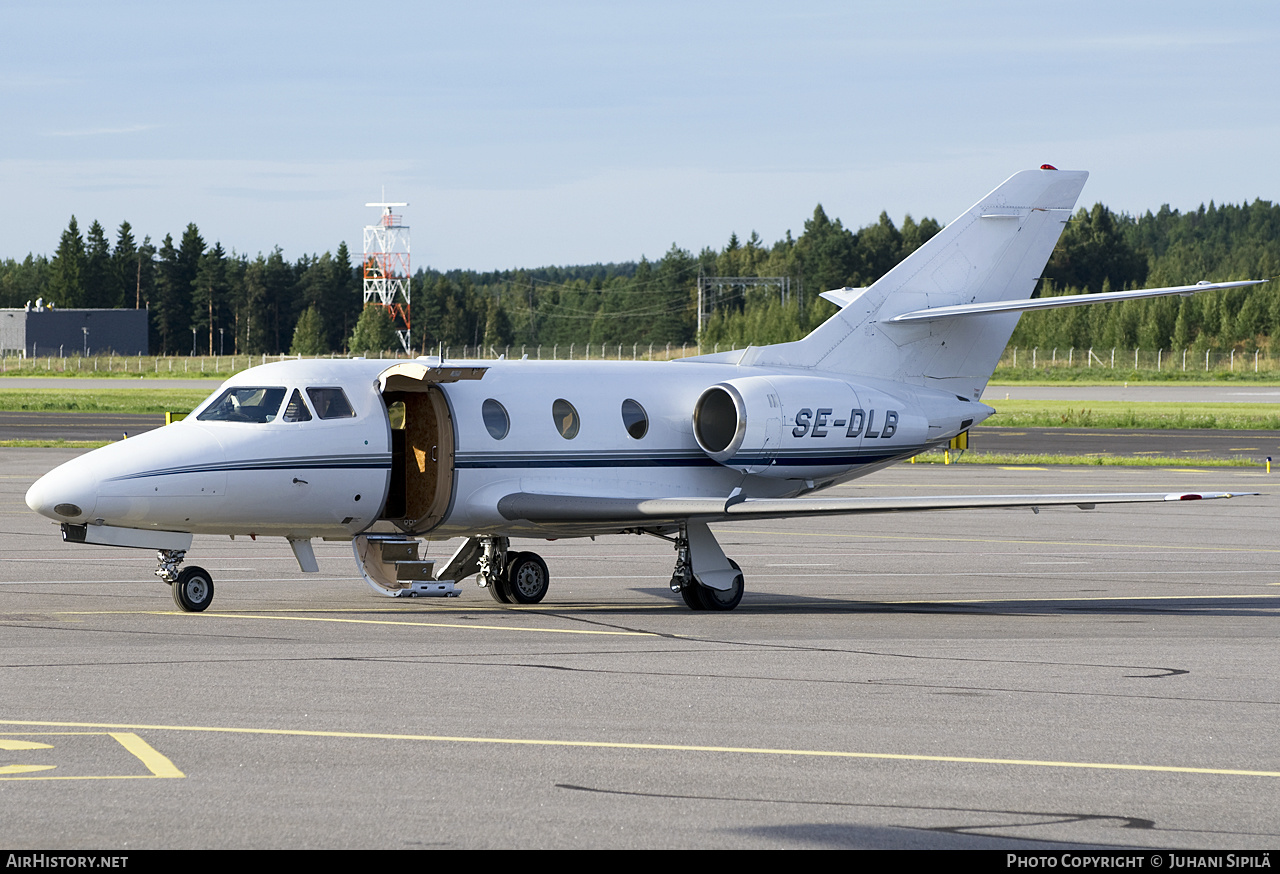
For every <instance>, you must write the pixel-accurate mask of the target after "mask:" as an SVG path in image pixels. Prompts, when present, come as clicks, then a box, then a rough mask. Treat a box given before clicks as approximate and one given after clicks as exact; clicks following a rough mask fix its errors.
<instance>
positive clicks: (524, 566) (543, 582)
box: [506, 552, 551, 604]
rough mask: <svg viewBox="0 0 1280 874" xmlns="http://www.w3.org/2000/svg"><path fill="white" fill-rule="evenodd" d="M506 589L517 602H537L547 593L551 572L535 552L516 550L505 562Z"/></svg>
mask: <svg viewBox="0 0 1280 874" xmlns="http://www.w3.org/2000/svg"><path fill="white" fill-rule="evenodd" d="M506 582H507V591H509V592H510V593H511V599H512V600H513V601H515V603H517V604H537V603H538V602H539V601H541V600H542V599H543V598H545V597H546V595H547V589H548V588H549V587H550V585H551V574H550V573H549V572H548V571H547V563H546V562H544V561H543V560H542V559H541V558H540V557H539V556H538V555H537V554H536V553H532V552H517V553H516V554H515V555H514V556H512V558H511V561H510V562H508V563H507V580H506Z"/></svg>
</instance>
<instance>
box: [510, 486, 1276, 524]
mask: <svg viewBox="0 0 1280 874" xmlns="http://www.w3.org/2000/svg"><path fill="white" fill-rule="evenodd" d="M1256 494H1258V493H1257V492H1134V493H1127V494H1080V495H936V496H932V497H923V496H922V497H897V498H881V497H867V498H747V499H735V498H728V499H725V498H716V497H706V498H696V497H692V498H604V497H589V496H578V495H551V494H536V493H531V492H516V493H514V494H510V495H507V496H506V497H504V498H502V499H501V500H499V501H498V512H499V513H501V514H502V515H503V517H505V518H506V519H509V520H511V521H515V520H517V519H523V520H527V521H529V522H534V523H549V524H551V523H570V522H580V523H589V524H594V525H599V524H600V523H609V522H616V523H618V524H628V523H635V524H651V523H654V522H674V521H679V520H681V519H689V518H693V517H698V518H700V519H704V520H711V521H715V520H721V521H723V520H728V519H787V518H794V517H798V516H840V515H857V514H861V513H909V512H921V511H925V510H972V509H979V508H1000V507H1032V508H1036V509H1038V508H1040V507H1070V506H1075V507H1079V508H1080V509H1082V510H1092V509H1093V508H1094V507H1096V506H1097V505H1098V504H1144V503H1168V502H1171V501H1200V500H1214V499H1218V498H1238V497H1242V496H1244V495H1256Z"/></svg>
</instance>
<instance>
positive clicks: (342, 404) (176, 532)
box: [27, 165, 1254, 611]
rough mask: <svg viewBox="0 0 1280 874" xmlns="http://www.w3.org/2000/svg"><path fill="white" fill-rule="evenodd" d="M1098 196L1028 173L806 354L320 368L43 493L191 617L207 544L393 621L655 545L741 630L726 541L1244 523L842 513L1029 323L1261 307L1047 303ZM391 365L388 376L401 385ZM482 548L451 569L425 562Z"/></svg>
mask: <svg viewBox="0 0 1280 874" xmlns="http://www.w3.org/2000/svg"><path fill="white" fill-rule="evenodd" d="M1087 178H1088V173H1085V172H1083V171H1070V172H1068V171H1058V170H1056V169H1054V168H1053V167H1050V166H1048V165H1045V166H1043V167H1041V168H1040V169H1038V170H1028V171H1024V172H1020V173H1016V174H1014V175H1013V176H1011V177H1010V178H1009V179H1008V180H1007V181H1005V182H1004V183H1003V184H1002V185H1000V186H999V187H998V188H996V189H995V190H994V191H992V192H991V193H990V194H988V195H987V196H986V197H984V198H982V199H981V200H980V201H978V203H977V204H975V205H974V206H973V207H972V208H971V209H969V210H968V211H966V212H965V213H964V214H963V215H961V216H960V217H959V218H957V219H956V220H955V221H953V222H952V223H951V224H949V225H947V226H946V227H945V228H944V229H943V230H942V231H940V232H939V233H938V234H937V235H935V236H934V237H933V238H931V239H930V240H929V241H928V242H927V243H925V244H924V245H923V246H921V247H920V248H919V249H917V250H916V251H915V252H913V253H912V254H911V255H910V256H908V257H907V258H906V259H905V260H903V261H902V262H901V263H900V264H898V265H897V266H896V267H894V268H893V269H892V270H890V271H889V272H888V273H886V274H885V275H884V276H883V277H881V278H880V279H879V280H878V281H876V282H875V283H873V284H872V285H870V286H869V287H867V288H843V289H839V290H837V291H830V292H826V293H825V294H824V297H826V298H828V299H829V300H831V301H833V302H834V303H836V304H837V305H838V306H839V307H840V310H839V312H837V313H836V314H834V315H833V316H831V317H830V318H829V319H828V320H827V321H826V322H824V323H823V324H822V325H820V326H819V327H818V328H816V329H815V330H814V331H813V332H812V333H810V334H809V335H808V336H807V337H805V338H803V339H801V340H797V341H795V342H790V343H781V344H777V345H772V346H759V347H757V346H751V347H748V348H746V349H743V350H737V351H733V352H721V353H718V354H714V355H699V356H696V357H693V358H684V359H680V360H676V361H668V362H623V361H617V362H613V361H592V362H589V363H588V362H581V361H569V362H565V361H529V360H527V359H522V360H518V361H517V360H503V359H499V360H496V361H457V362H454V361H448V362H446V361H444V360H441V359H440V358H439V357H428V358H418V359H416V360H411V361H397V362H395V363H393V364H390V363H389V362H386V361H375V360H365V359H360V358H357V359H350V360H326V359H320V360H305V361H304V360H299V361H286V362H280V363H274V364H266V365H263V366H261V367H254V368H251V369H249V370H246V371H244V372H242V373H239V374H237V375H236V376H234V377H232V378H231V379H229V380H227V382H226V383H225V384H224V385H223V386H222V387H221V388H219V389H218V390H217V391H216V392H214V393H213V395H211V396H210V397H209V398H208V399H207V400H206V401H204V402H203V403H202V404H201V405H200V406H199V407H197V408H196V409H195V410H194V411H193V412H192V414H191V415H190V416H188V417H187V418H186V420H184V421H181V422H176V423H174V424H173V425H170V426H168V427H165V428H160V429H157V430H155V431H151V432H148V433H145V434H142V435H140V436H137V437H134V438H130V439H129V440H125V441H122V442H119V443H115V444H112V445H110V446H105V447H103V448H101V449H97V450H94V451H93V452H90V453H87V454H85V455H83V456H81V457H79V458H76V459H74V460H72V461H69V462H67V463H66V464H63V465H61V466H60V467H58V468H56V469H55V470H53V471H51V472H50V473H48V474H46V475H45V476H44V477H42V478H41V479H40V480H39V481H37V482H36V483H35V484H34V485H32V486H31V489H30V490H29V491H28V492H27V504H28V506H30V507H31V508H32V509H33V510H35V511H36V512H38V513H41V514H43V515H45V516H48V517H49V518H51V519H54V520H56V521H58V522H61V523H62V534H63V539H64V540H65V541H67V542H70V543H93V544H106V545H111V546H121V547H134V548H142V549H154V550H157V556H158V561H159V568H158V569H157V570H156V575H157V576H159V577H160V578H161V579H163V580H164V581H165V582H167V583H169V584H170V585H171V586H172V591H173V598H174V601H175V602H176V603H177V604H178V606H179V607H181V608H182V609H183V610H188V611H200V610H204V609H205V608H206V607H208V605H209V603H210V601H211V600H212V598H213V580H212V578H211V577H210V575H209V573H208V572H207V571H205V570H204V569H202V568H199V567H194V566H188V567H186V568H180V566H181V564H182V562H183V560H184V558H185V556H186V554H187V552H188V550H189V549H190V548H191V544H192V535H194V534H217V535H231V536H235V535H238V534H239V535H250V536H253V537H255V538H256V537H260V536H274V537H284V538H286V539H287V540H288V541H289V544H290V546H291V547H292V548H293V553H294V555H295V557H296V558H297V560H298V564H299V566H300V567H301V568H302V570H303V571H304V572H317V571H318V570H319V568H318V566H317V563H316V558H315V553H314V551H313V549H312V545H311V541H312V540H313V539H315V538H323V539H326V540H342V541H350V542H351V544H352V550H353V553H354V557H355V562H356V565H357V566H358V567H359V569H360V573H361V574H362V576H363V577H364V578H365V580H366V581H367V582H368V583H369V584H370V585H371V586H372V587H373V588H374V589H376V590H377V591H379V592H382V593H384V594H386V595H392V596H412V595H428V594H444V595H452V594H456V593H457V591H458V589H457V587H456V581H458V580H460V579H463V578H464V577H467V576H470V575H472V574H476V575H477V576H478V580H479V584H480V585H481V586H482V587H485V588H488V589H489V591H490V593H491V594H492V596H493V597H494V598H495V599H497V600H498V601H501V602H505V603H516V604H530V603H536V602H538V601H540V600H541V599H542V598H543V596H544V595H545V594H546V592H547V588H548V583H549V579H550V575H549V574H548V571H547V566H546V564H545V563H544V562H543V560H542V559H541V558H540V557H539V556H538V555H536V554H535V553H533V552H525V551H515V550H512V549H511V548H510V539H511V538H513V537H522V538H548V539H554V538H560V537H584V536H596V535H603V534H620V533H633V534H649V535H653V536H655V537H659V538H662V539H664V540H667V541H668V542H669V543H671V544H672V545H673V546H674V549H675V554H676V560H675V568H674V570H673V573H672V577H671V588H672V589H673V590H674V591H676V592H679V593H680V595H681V596H682V597H683V600H684V602H685V603H686V604H687V605H688V606H689V607H690V608H691V609H694V610H732V609H733V608H734V607H736V606H737V605H738V603H739V601H740V600H741V599H742V594H743V588H744V584H743V575H742V572H741V570H740V569H739V567H738V565H737V564H736V563H735V562H734V561H733V560H732V559H730V558H729V557H727V556H726V555H725V554H724V552H723V551H722V550H721V548H720V546H719V544H718V543H717V542H716V538H715V535H714V534H713V533H712V531H711V529H710V528H709V527H708V525H709V523H714V522H720V521H725V520H732V519H748V518H753V519H771V518H772V519H776V518H785V517H796V516H809V515H828V514H859V513H881V512H893V511H921V510H947V509H963V508H978V507H1020V506H1021V507H1042V506H1051V505H1065V506H1071V505H1075V506H1079V507H1081V508H1085V509H1091V508H1093V507H1094V506H1096V505H1098V504H1107V503H1135V502H1148V501H1149V502H1167V501H1181V500H1192V499H1199V498H1225V497H1231V496H1232V495H1231V494H1230V493H1173V494H1164V493H1156V494H1068V495H998V496H992V495H975V496H942V497H906V498H885V497H853V498H827V497H822V496H821V493H822V492H823V491H824V490H825V489H827V488H829V487H830V486H832V485H835V484H837V483H842V482H846V481H848V480H851V479H853V478H855V477H860V476H864V475H866V474H869V473H872V472H873V471H876V470H879V469H881V468H883V467H886V466H887V465H890V464H893V463H894V462H897V461H901V460H903V459H906V458H909V457H911V456H913V455H916V454H917V453H920V452H923V451H925V450H927V449H929V448H931V447H936V446H939V445H943V444H945V443H947V441H949V440H950V439H952V438H953V437H956V436H957V435H959V434H961V433H962V432H964V431H965V430H967V429H968V428H969V427H971V426H972V425H974V424H976V423H978V422H981V421H982V420H984V419H986V418H987V417H988V416H990V415H991V414H992V413H993V412H995V411H994V410H993V409H992V408H991V407H988V406H986V405H984V404H982V403H980V402H979V398H980V397H981V395H982V390H983V388H984V387H985V386H986V384H987V380H988V379H990V377H991V374H992V372H993V371H994V369H995V366H996V363H997V362H998V360H999V358H1000V355H1001V353H1002V351H1003V350H1004V347H1005V344H1006V343H1007V342H1008V339H1009V336H1010V334H1011V333H1012V331H1013V328H1014V326H1015V325H1016V324H1017V321H1018V318H1019V315H1020V313H1022V312H1024V311H1027V310H1037V309H1048V308H1052V307H1062V306H1075V305H1080V304H1093V303H1103V302H1107V301H1117V300H1131V299H1135V298H1143V297H1157V296H1162V295H1189V294H1194V293H1196V292H1200V291H1206V290H1209V289H1217V288H1232V287H1237V286H1243V285H1251V284H1254V283H1253V282H1218V283H1209V282H1201V283H1199V284H1197V285H1191V286H1179V287H1175V288H1157V289H1145V290H1139V291H1123V292H1114V293H1105V294H1089V295H1077V296H1068V297H1049V298H1038V299H1034V300H1033V299H1031V294H1032V292H1033V291H1034V289H1035V286H1036V282H1037V280H1038V279H1039V277H1040V273H1041V271H1042V269H1043V268H1044V266H1045V263H1046V262H1047V261H1048V258H1049V255H1050V253H1051V252H1052V251H1053V248H1054V246H1055V245H1056V244H1057V241H1058V237H1059V235H1060V234H1061V232H1062V229H1063V226H1064V223H1065V222H1066V221H1067V220H1068V219H1069V218H1070V217H1071V213H1072V210H1073V208H1074V206H1075V203H1076V199H1077V197H1078V196H1079V194H1080V191H1081V189H1082V188H1083V186H1084V183H1085V180H1086V179H1087ZM388 365H389V366H388ZM453 537H465V538H466V540H465V541H464V542H463V544H462V546H461V547H459V548H458V550H457V551H456V552H455V553H454V554H453V555H452V557H451V558H449V559H448V561H447V562H445V564H444V566H443V567H441V568H438V569H437V568H436V566H435V563H434V562H432V561H430V560H425V559H422V558H419V555H418V547H419V544H420V542H421V540H422V539H424V538H425V539H431V540H435V539H445V538H453Z"/></svg>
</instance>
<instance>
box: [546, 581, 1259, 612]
mask: <svg viewBox="0 0 1280 874" xmlns="http://www.w3.org/2000/svg"><path fill="white" fill-rule="evenodd" d="M632 591H634V592H636V593H637V594H643V595H650V596H656V597H659V598H662V597H666V598H667V599H668V600H672V596H670V593H668V592H667V590H665V589H656V588H654V589H633V590H632ZM674 600H675V601H676V602H678V601H679V597H678V596H675V598H674ZM566 609H570V610H571V609H572V608H566ZM627 610H628V608H626V607H621V606H620V607H619V611H622V612H625V611H627ZM592 612H593V613H594V614H596V615H599V613H600V611H599V610H593V611H592ZM737 612H738V613H743V612H747V613H754V612H760V613H769V614H775V615H801V614H806V613H815V614H816V613H824V614H825V613H902V614H919V613H945V614H953V615H980V616H1005V615H1007V616H1030V615H1064V614H1072V615H1086V616H1255V617H1256V616H1267V617H1276V618H1280V595H1274V596H1267V595H1258V596H1250V597H1244V598H1241V597H1219V598H1214V597H1212V596H1204V597H1193V598H1160V597H1152V598H1124V597H1108V598H1106V599H1099V600H1093V599H1091V598H1090V597H1089V596H1084V597H1081V598H1071V597H1062V598H1036V599H1021V600H1020V599H1016V598H1014V599H1009V600H1004V599H994V598H993V599H991V600H989V601H982V600H966V601H965V602H963V603H953V602H949V601H947V600H946V599H939V600H937V601H928V600H920V601H911V602H895V601H863V600H858V599H853V598H850V599H844V598H830V597H822V598H818V597H810V596H804V595H776V594H771V593H756V594H754V596H753V595H752V593H748V595H747V597H746V598H743V600H742V604H741V605H740V606H739V607H738V610H737Z"/></svg>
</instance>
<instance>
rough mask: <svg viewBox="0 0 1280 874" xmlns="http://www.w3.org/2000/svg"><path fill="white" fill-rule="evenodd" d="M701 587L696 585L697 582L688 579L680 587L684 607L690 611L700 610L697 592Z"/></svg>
mask: <svg viewBox="0 0 1280 874" xmlns="http://www.w3.org/2000/svg"><path fill="white" fill-rule="evenodd" d="M701 588H702V586H699V585H698V581H697V580H694V579H689V580H687V581H686V582H685V584H684V585H683V586H681V587H680V597H681V598H683V599H684V605H685V606H686V607H688V608H689V609H690V610H701V609H702V598H701V597H699V596H698V590H699V589H701Z"/></svg>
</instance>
